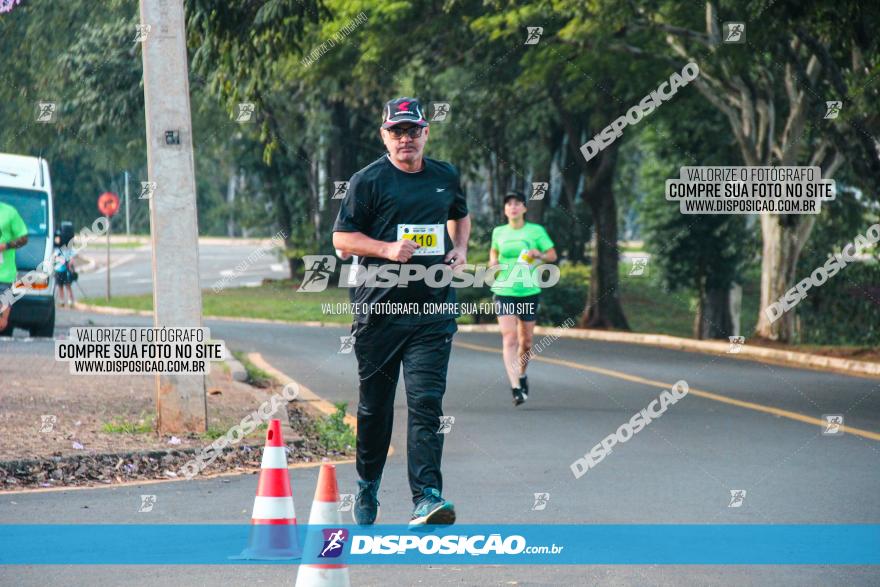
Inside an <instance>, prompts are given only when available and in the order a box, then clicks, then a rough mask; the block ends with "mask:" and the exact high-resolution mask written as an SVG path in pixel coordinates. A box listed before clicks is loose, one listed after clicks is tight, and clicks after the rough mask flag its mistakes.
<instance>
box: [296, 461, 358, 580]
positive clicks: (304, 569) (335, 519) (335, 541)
mask: <svg viewBox="0 0 880 587" xmlns="http://www.w3.org/2000/svg"><path fill="white" fill-rule="evenodd" d="M341 525H342V514H341V513H340V511H339V488H338V486H337V484H336V467H335V466H334V465H321V471H320V472H319V473H318V488H317V490H316V491H315V499H314V500H313V501H312V511H311V512H310V513H309V532H308V535H307V536H306V549H307V552H308V553H309V554H310V555H314V554H317V556H318V557H319V558H321V559H324V560H328V561H332V560H334V558H336V557H338V556H340V555H341V554H342V553H343V551H344V550H345V545H344V543H342V541H344V540H345V538H347V535H346V534H344V533H345V532H347V531H346V530H345V529H343V528H338V526H341ZM313 526H331V527H333V526H335V527H336V528H329V529H319V528H315V527H313ZM319 532H320V535H319ZM310 558H311V557H310ZM350 586H351V582H350V581H349V577H348V565H346V564H344V563H337V564H302V565H300V566H299V572H298V573H297V574H296V587H350Z"/></svg>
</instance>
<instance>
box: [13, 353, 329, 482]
mask: <svg viewBox="0 0 880 587" xmlns="http://www.w3.org/2000/svg"><path fill="white" fill-rule="evenodd" d="M7 358H9V359H12V358H16V357H7ZM17 359H18V360H5V361H4V364H3V376H2V385H0V491H2V490H3V489H21V488H23V487H52V486H56V485H93V484H108V483H114V482H122V481H126V480H134V479H149V478H162V477H166V478H167V477H173V476H174V474H173V471H178V470H179V469H180V466H181V465H183V464H184V463H185V462H187V461H189V460H190V459H192V458H193V455H194V454H195V453H197V452H199V451H202V450H203V449H206V448H207V447H208V446H209V445H210V444H211V443H212V442H213V439H214V438H215V437H216V435H218V434H225V433H226V431H227V430H228V429H229V428H230V427H231V426H233V425H235V424H238V423H239V422H240V421H241V419H242V418H243V417H244V416H246V415H248V414H250V413H252V412H253V411H254V410H256V409H257V408H258V407H259V406H260V405H261V404H262V403H263V402H265V401H267V400H268V399H269V398H270V397H271V396H272V395H273V394H276V393H277V394H280V393H281V389H282V388H281V386H280V385H277V384H276V385H274V386H273V387H270V388H266V389H262V388H257V387H253V386H251V385H247V384H244V383H240V382H238V381H234V380H233V379H232V377H231V375H230V374H229V372H228V369H226V368H225V364H218V363H215V364H213V365H212V367H211V373H210V374H209V375H208V376H207V378H206V383H207V385H206V388H207V402H208V426H209V430H210V431H214V432H215V435H213V436H211V435H189V436H184V435H181V436H180V437H172V436H170V435H164V436H160V435H159V434H157V433H156V432H155V425H154V415H155V413H156V406H155V393H156V391H155V383H154V378H153V377H152V376H133V375H119V376H116V375H99V376H98V375H95V376H90V375H71V374H70V373H69V371H68V369H69V367H68V365H67V364H66V363H63V362H56V361H54V360H52V359H51V358H49V359H45V358H42V357H41V358H39V359H37V358H33V357H31V358H27V357H26V356H18V357H17ZM35 362H38V363H39V364H34V363H35ZM35 373H39V375H38V376H35ZM276 417H278V418H280V419H281V420H282V426H283V428H282V433H283V435H284V440H285V442H286V443H287V445H288V452H289V460H290V461H291V462H307V461H313V460H320V459H322V458H324V457H329V458H339V457H340V456H345V455H344V454H339V453H332V454H328V452H327V451H326V450H324V449H323V448H322V447H321V446H320V445H319V443H318V442H317V439H316V438H314V437H313V433H312V432H311V431H310V429H309V424H310V422H311V421H312V420H313V418H315V417H317V413H316V412H313V411H311V410H310V409H309V408H307V407H305V406H304V405H303V404H300V403H299V402H292V403H290V404H288V405H287V406H286V409H285V407H282V408H280V409H279V410H278V413H277V414H276ZM121 423H126V424H131V425H140V426H143V427H145V428H146V430H150V431H144V432H139V433H127V432H119V431H115V432H114V431H109V430H107V429H106V426H107V425H111V426H117V427H118V426H119V425H120V424H121ZM264 439H265V430H264V429H258V430H255V431H254V432H253V433H252V434H251V435H249V436H248V437H247V438H245V439H244V440H242V441H241V443H239V444H238V445H235V446H234V447H231V448H228V449H226V450H225V451H224V454H223V455H222V457H221V458H219V459H217V461H216V462H214V463H213V464H212V465H211V466H210V468H209V469H206V470H205V472H204V473H203V474H213V473H218V472H224V471H228V470H231V469H242V470H247V469H250V468H258V467H259V460H260V454H261V451H260V450H259V448H261V447H262V446H263V443H264Z"/></svg>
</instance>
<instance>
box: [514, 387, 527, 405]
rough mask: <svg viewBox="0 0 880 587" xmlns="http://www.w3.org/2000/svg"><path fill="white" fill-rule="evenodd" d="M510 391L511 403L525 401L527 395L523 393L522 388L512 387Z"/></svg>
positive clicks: (516, 403) (518, 403)
mask: <svg viewBox="0 0 880 587" xmlns="http://www.w3.org/2000/svg"><path fill="white" fill-rule="evenodd" d="M511 392H512V393H513V405H515V406H518V405H520V404H523V403H525V401H526V398H527V397H528V396H526V395H524V394H523V392H522V389H520V388H519V387H512V388H511Z"/></svg>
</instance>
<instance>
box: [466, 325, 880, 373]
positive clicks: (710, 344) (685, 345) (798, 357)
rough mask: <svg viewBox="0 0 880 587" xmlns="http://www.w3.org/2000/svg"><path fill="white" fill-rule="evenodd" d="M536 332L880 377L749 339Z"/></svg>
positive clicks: (851, 364)
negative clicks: (736, 346)
mask: <svg viewBox="0 0 880 587" xmlns="http://www.w3.org/2000/svg"><path fill="white" fill-rule="evenodd" d="M458 330H459V331H461V332H498V333H500V332H501V330H500V328H499V327H498V325H497V324H462V325H459V327H458ZM535 334H540V335H542V336H546V335H550V336H556V337H557V338H571V339H580V340H601V341H605V342H620V343H627V344H641V345H648V346H659V347H663V348H670V349H675V350H683V351H697V352H703V353H711V354H716V355H729V356H731V357H734V358H736V357H740V358H749V359H764V360H767V361H775V362H780V363H786V364H794V365H802V366H805V367H814V368H820V369H834V370H838V371H845V372H849V373H856V374H859V375H868V376H871V377H880V363H870V362H867V361H855V360H852V359H841V358H838V357H826V356H824V355H814V354H810V353H801V352H797V351H784V350H780V349H773V348H768V347H762V346H749V345H748V341H746V344H744V345H743V346H742V347H741V348H740V350H739V352H736V353H731V352H729V349H730V343H727V342H720V341H709V340H694V339H690V338H680V337H678V336H668V335H666V334H642V333H637V332H609V331H605V330H589V329H577V330H574V329H567V328H548V327H546V326H537V327H535Z"/></svg>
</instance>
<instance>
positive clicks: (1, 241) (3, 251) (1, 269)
mask: <svg viewBox="0 0 880 587" xmlns="http://www.w3.org/2000/svg"><path fill="white" fill-rule="evenodd" d="M27 242H28V229H27V225H26V224H25V223H24V219H22V217H21V214H19V213H18V210H16V209H15V208H13V207H12V206H10V205H9V204H4V203H3V202H0V332H2V331H4V330H6V326H7V325H8V323H9V313H10V312H11V311H12V306H9V305H7V306H4V305H3V301H2V300H3V293H4V292H6V290H8V289H10V288H11V287H12V284H13V283H14V282H15V279H16V277H17V275H18V270H17V269H16V265H15V249H20V248H21V247H23V246H25V245H26V244H27Z"/></svg>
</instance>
